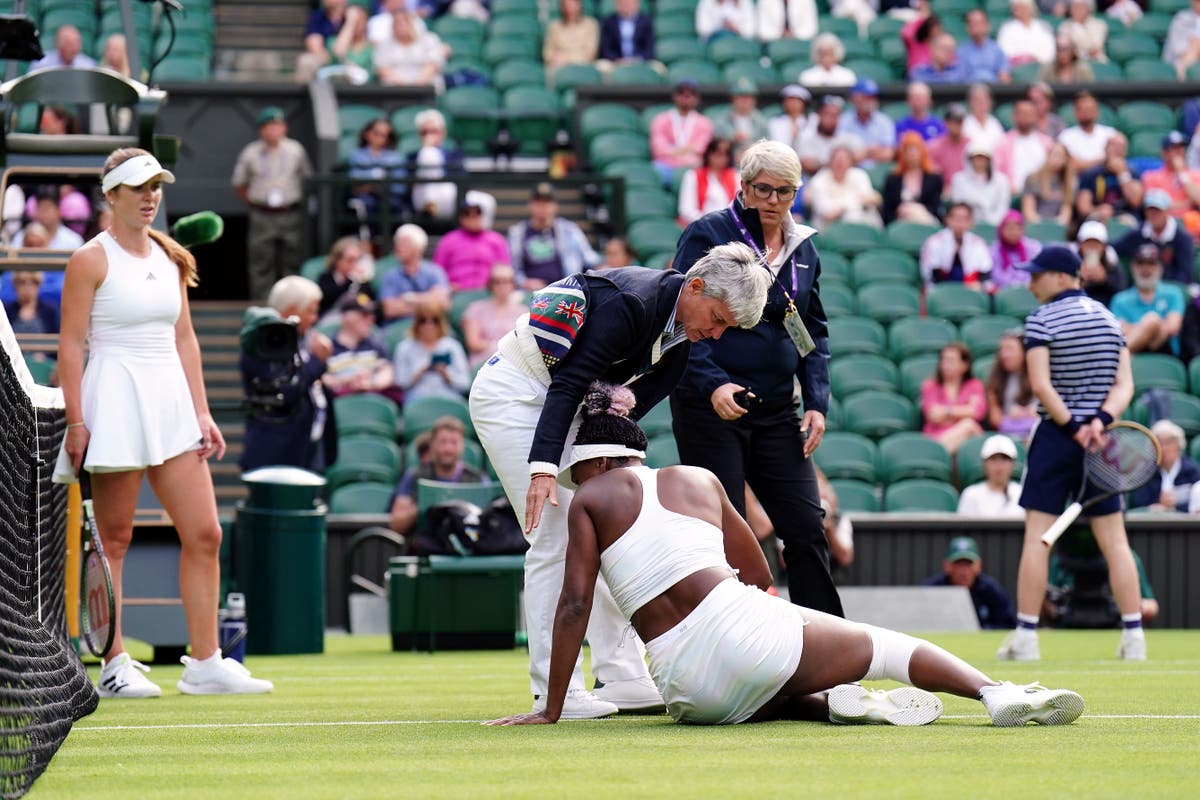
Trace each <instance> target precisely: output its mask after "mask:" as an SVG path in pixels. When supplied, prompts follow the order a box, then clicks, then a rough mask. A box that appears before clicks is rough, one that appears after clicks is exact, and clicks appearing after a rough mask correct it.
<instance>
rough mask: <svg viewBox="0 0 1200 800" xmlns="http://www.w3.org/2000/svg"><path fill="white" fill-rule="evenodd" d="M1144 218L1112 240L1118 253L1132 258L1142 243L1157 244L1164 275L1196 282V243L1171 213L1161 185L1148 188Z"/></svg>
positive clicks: (1173, 278)
mask: <svg viewBox="0 0 1200 800" xmlns="http://www.w3.org/2000/svg"><path fill="white" fill-rule="evenodd" d="M1143 203H1144V206H1143V213H1144V214H1145V216H1146V221H1145V222H1143V223H1142V225H1141V227H1140V228H1134V229H1133V230H1131V231H1126V232H1125V233H1124V234H1123V235H1122V236H1121V238H1120V239H1118V240H1117V241H1116V242H1115V243H1114V245H1113V246H1114V247H1115V248H1116V251H1117V255H1119V256H1121V258H1125V259H1129V258H1133V255H1134V254H1135V253H1136V252H1137V251H1138V250H1140V249H1141V247H1142V245H1144V244H1153V245H1156V246H1157V247H1158V257H1159V260H1160V261H1161V262H1162V265H1163V279H1164V280H1168V281H1172V282H1174V283H1182V284H1192V283H1195V282H1196V267H1195V253H1196V244H1195V241H1194V240H1193V239H1192V236H1191V234H1190V233H1188V232H1187V231H1186V230H1184V228H1183V226H1182V225H1181V224H1179V221H1178V220H1177V219H1175V218H1174V217H1172V216H1171V213H1170V208H1171V205H1172V203H1171V196H1170V195H1169V194H1167V192H1165V191H1163V190H1162V189H1147V191H1146V195H1145V200H1144V201H1143Z"/></svg>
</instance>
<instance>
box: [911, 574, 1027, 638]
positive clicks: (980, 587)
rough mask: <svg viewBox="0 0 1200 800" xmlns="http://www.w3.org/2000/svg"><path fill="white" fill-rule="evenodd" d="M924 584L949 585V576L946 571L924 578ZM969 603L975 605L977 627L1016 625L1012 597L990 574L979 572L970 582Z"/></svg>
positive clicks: (998, 627)
mask: <svg viewBox="0 0 1200 800" xmlns="http://www.w3.org/2000/svg"><path fill="white" fill-rule="evenodd" d="M923 585H924V586H949V585H950V576H948V575H947V574H946V573H944V572H943V573H941V574H939V575H933V576H931V577H929V578H926V579H925V581H924V583H923ZM969 591H970V592H971V603H972V604H974V606H975V616H977V617H978V618H979V627H981V628H994V629H996V630H1008V629H1010V628H1015V627H1017V615H1016V612H1015V611H1014V610H1013V601H1012V598H1011V597H1009V596H1008V592H1006V591H1004V587H1003V586H1001V585H1000V582H999V581H998V580H996V579H995V578H993V577H992V576H991V575H985V574H984V573H982V572H981V573H979V575H977V576H976V577H975V583H973V584H971V588H970V590H969Z"/></svg>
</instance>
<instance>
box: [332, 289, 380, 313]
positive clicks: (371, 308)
mask: <svg viewBox="0 0 1200 800" xmlns="http://www.w3.org/2000/svg"><path fill="white" fill-rule="evenodd" d="M337 310H338V311H341V312H343V313H344V312H346V311H358V312H361V313H363V314H374V313H375V301H373V300H372V299H371V298H370V297H369V296H367V294H366V293H365V292H354V293H353V294H347V295H346V296H345V297H343V298H342V299H341V300H339V301H338V303H337Z"/></svg>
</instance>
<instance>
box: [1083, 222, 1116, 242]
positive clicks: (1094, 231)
mask: <svg viewBox="0 0 1200 800" xmlns="http://www.w3.org/2000/svg"><path fill="white" fill-rule="evenodd" d="M1090 239H1095V240H1096V241H1098V242H1104V243H1105V244H1108V228H1106V227H1104V223H1103V222H1100V221H1099V220H1094V219H1089V220H1088V221H1087V222H1085V223H1083V224H1082V225H1080V226H1079V233H1077V234H1076V235H1075V241H1077V242H1081V243H1082V242H1086V241H1088V240H1090Z"/></svg>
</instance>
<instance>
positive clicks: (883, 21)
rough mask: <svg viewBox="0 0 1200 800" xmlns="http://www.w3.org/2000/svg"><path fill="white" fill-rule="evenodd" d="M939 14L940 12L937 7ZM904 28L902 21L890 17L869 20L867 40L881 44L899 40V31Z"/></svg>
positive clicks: (884, 16)
mask: <svg viewBox="0 0 1200 800" xmlns="http://www.w3.org/2000/svg"><path fill="white" fill-rule="evenodd" d="M938 10H939V12H940V11H941V9H940V7H939V9H938ZM903 27H904V21H903V20H900V19H897V18H896V17H891V16H886V15H883V16H879V17H876V18H875V19H873V20H871V24H870V25H868V26H867V38H868V39H869V40H870V41H872V42H879V43H882V42H883V41H885V40H887V39H891V38H895V39H897V40H898V39H900V29H901V28H903Z"/></svg>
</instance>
